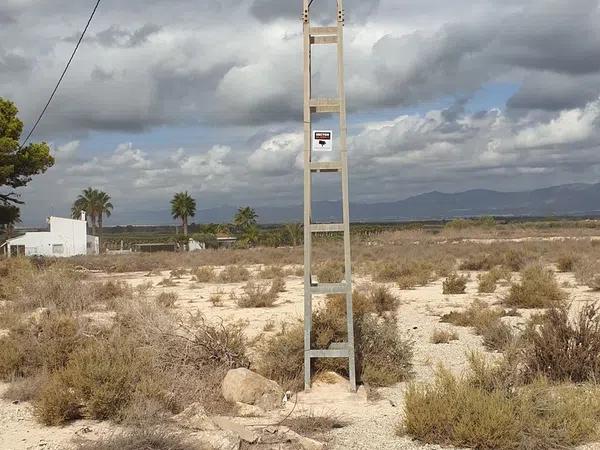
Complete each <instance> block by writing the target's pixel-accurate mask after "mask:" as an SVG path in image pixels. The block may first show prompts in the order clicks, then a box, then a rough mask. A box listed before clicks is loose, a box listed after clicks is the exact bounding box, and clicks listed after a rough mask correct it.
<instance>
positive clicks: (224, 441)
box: [201, 430, 242, 450]
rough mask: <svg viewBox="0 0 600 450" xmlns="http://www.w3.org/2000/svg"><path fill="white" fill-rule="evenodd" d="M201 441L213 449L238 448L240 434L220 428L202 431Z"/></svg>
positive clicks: (239, 445)
mask: <svg viewBox="0 0 600 450" xmlns="http://www.w3.org/2000/svg"><path fill="white" fill-rule="evenodd" d="M201 442H202V443H203V444H204V445H205V446H207V447H208V448H210V449H213V450H239V448H240V447H241V445H242V441H241V439H240V436H239V435H238V434H237V433H234V432H233V431H220V430H219V431H208V432H205V433H202V436H201ZM201 448H204V447H201Z"/></svg>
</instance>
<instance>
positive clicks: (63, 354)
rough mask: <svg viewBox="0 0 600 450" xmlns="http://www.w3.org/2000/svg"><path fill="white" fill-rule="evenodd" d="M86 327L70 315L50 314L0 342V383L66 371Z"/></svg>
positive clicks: (16, 330) (79, 344) (12, 331)
mask: <svg viewBox="0 0 600 450" xmlns="http://www.w3.org/2000/svg"><path fill="white" fill-rule="evenodd" d="M83 334H84V333H83V327H82V324H81V323H80V321H78V320H77V319H75V318H73V317H72V316H69V315H64V314H59V313H48V314H44V315H42V317H41V318H40V320H39V321H35V320H31V321H29V322H28V323H24V324H20V325H18V326H17V327H16V328H13V329H11V330H10V332H9V334H8V335H7V336H4V337H2V338H0V379H2V380H7V381H10V380H11V379H13V378H17V377H31V376H35V375H36V374H39V373H40V372H51V371H54V370H57V369H60V368H62V367H64V365H65V364H66V363H67V361H68V359H69V357H70V355H71V353H73V351H75V350H76V349H77V348H78V347H80V346H81V344H82V341H83Z"/></svg>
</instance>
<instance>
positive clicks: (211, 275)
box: [192, 266, 217, 283]
mask: <svg viewBox="0 0 600 450" xmlns="http://www.w3.org/2000/svg"><path fill="white" fill-rule="evenodd" d="M216 279H217V275H216V274H215V269H213V268H212V267H207V266H204V267H197V268H195V269H194V270H192V280H194V281H197V282H198V283H213V282H214V281H215V280H216Z"/></svg>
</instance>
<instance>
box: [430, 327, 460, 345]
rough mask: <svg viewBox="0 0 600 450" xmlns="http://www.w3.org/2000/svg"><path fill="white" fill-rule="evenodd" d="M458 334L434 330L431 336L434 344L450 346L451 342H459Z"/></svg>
mask: <svg viewBox="0 0 600 450" xmlns="http://www.w3.org/2000/svg"><path fill="white" fill-rule="evenodd" d="M457 340H458V333H457V332H456V331H448V330H434V331H433V334H432V335H431V343H432V344H448V343H450V341H457Z"/></svg>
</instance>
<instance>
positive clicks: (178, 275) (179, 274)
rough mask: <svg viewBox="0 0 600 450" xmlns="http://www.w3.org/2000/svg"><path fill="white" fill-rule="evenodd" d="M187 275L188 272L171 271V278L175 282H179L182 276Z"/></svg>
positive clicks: (180, 269) (180, 270) (182, 270)
mask: <svg viewBox="0 0 600 450" xmlns="http://www.w3.org/2000/svg"><path fill="white" fill-rule="evenodd" d="M187 274H188V271H187V270H185V269H182V268H178V269H173V270H171V274H170V275H171V278H175V279H176V280H181V279H182V278H183V277H184V276H186V275H187Z"/></svg>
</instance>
